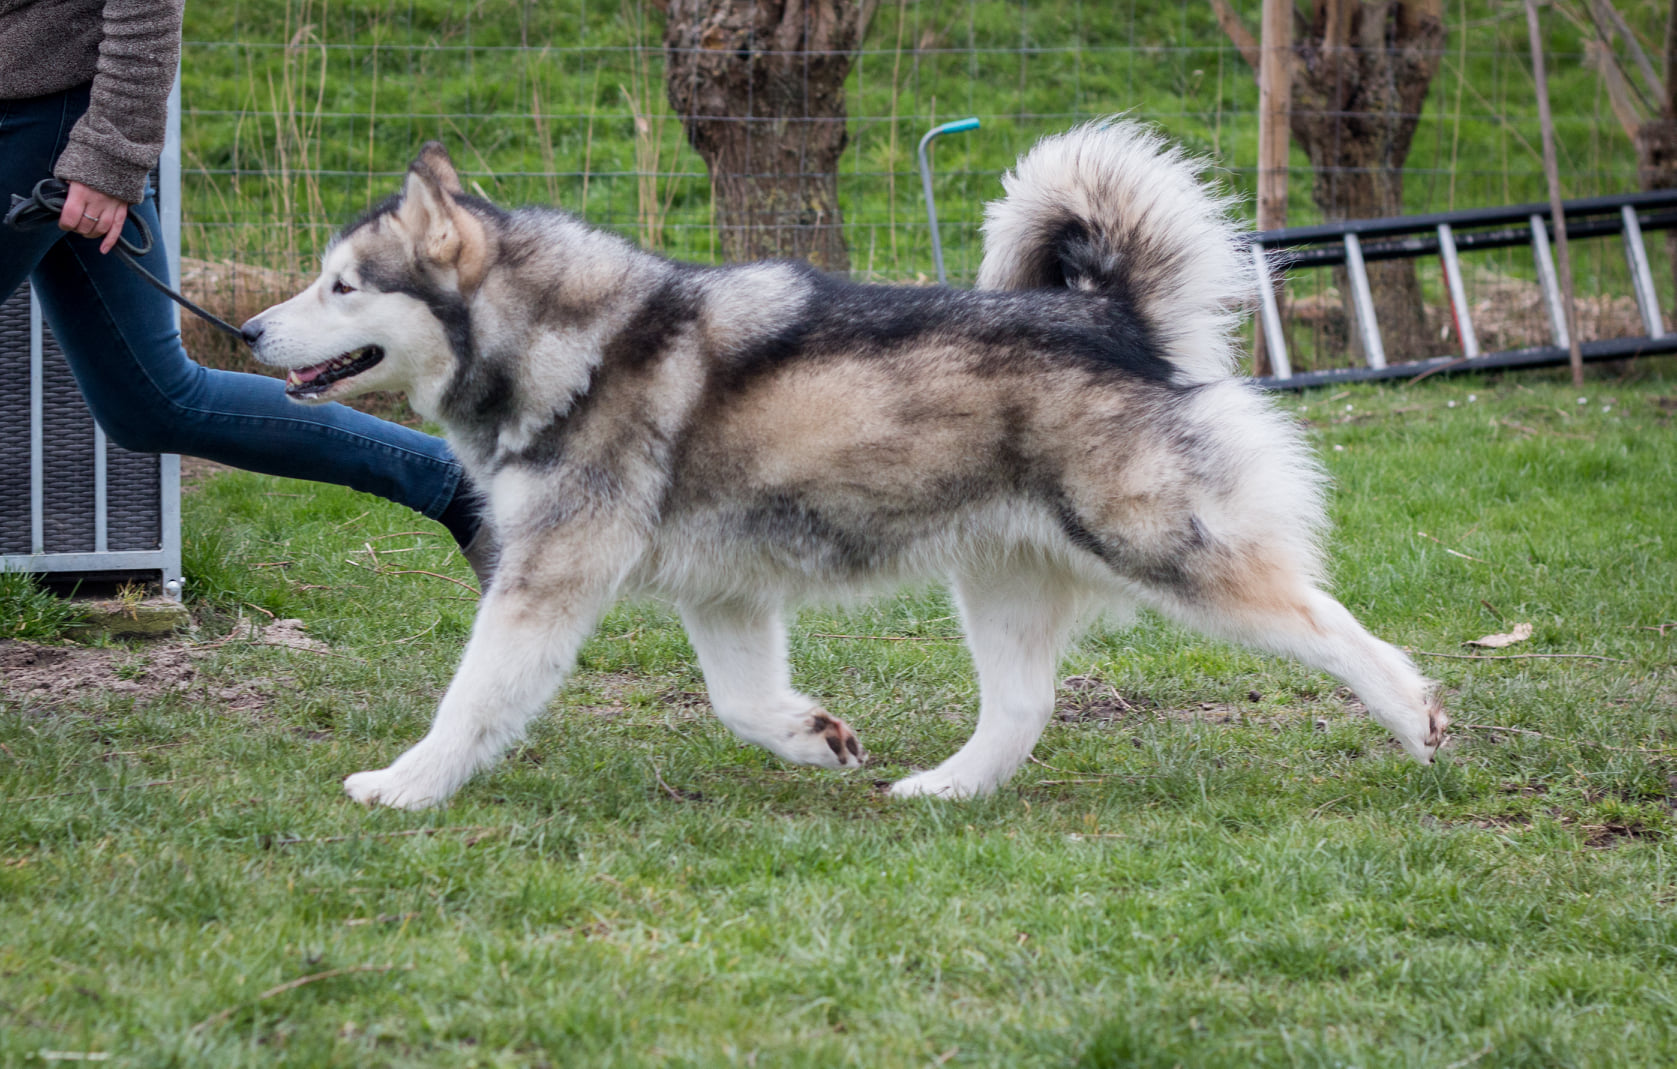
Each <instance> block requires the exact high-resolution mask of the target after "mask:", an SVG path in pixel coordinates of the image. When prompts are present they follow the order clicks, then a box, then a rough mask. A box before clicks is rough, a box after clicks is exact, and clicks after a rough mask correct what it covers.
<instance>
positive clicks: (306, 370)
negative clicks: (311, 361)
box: [286, 364, 326, 383]
mask: <svg viewBox="0 0 1677 1069" xmlns="http://www.w3.org/2000/svg"><path fill="white" fill-rule="evenodd" d="M325 370H326V365H325V364H317V365H315V366H314V367H294V368H292V369H291V373H290V374H289V375H287V376H286V377H287V378H289V379H290V380H291V381H292V382H296V383H304V382H313V381H314V380H315V379H318V378H320V376H321V373H322V372H324V371H325Z"/></svg>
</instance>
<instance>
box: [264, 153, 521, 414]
mask: <svg viewBox="0 0 1677 1069" xmlns="http://www.w3.org/2000/svg"><path fill="white" fill-rule="evenodd" d="M474 209H477V210H478V211H474ZM481 210H482V202H479V201H473V200H472V199H471V198H466V197H464V192H463V190H462V189H461V186H460V177H459V175H458V174H457V173H456V171H455V169H454V164H453V162H452V161H451V160H450V159H449V158H448V152H447V151H446V150H445V149H444V148H443V147H442V145H440V144H438V143H437V142H435V141H432V142H428V143H427V144H426V145H425V146H424V147H423V148H421V149H420V151H419V156H418V158H417V159H415V160H414V161H413V163H412V164H411V165H410V166H409V167H408V174H407V179H406V181H405V182H404V183H403V186H402V191H401V193H399V194H397V195H396V196H394V197H391V198H390V199H388V200H386V201H385V202H384V203H383V204H380V205H379V206H377V207H376V208H374V209H373V210H372V211H370V212H368V213H367V215H365V216H364V217H362V218H361V219H360V220H358V221H357V222H355V223H353V224H351V225H350V226H349V227H347V228H345V229H344V231H343V232H342V233H340V234H339V235H338V236H337V237H336V238H335V239H333V241H332V244H331V245H330V247H328V248H327V250H326V255H325V256H324V257H322V260H321V271H320V277H319V278H317V279H315V281H314V284H313V285H311V286H310V287H309V288H308V289H306V290H304V291H303V292H302V293H299V294H298V295H297V296H295V297H293V298H291V299H290V300H288V301H286V302H284V303H283V304H277V305H275V306H274V307H272V308H269V309H268V310H267V311H265V312H262V313H261V314H259V315H257V316H255V317H254V318H252V319H251V320H250V321H248V322H247V323H245V325H244V328H243V333H244V337H245V340H246V341H247V342H248V343H249V344H250V348H251V352H252V353H253V354H254V355H255V356H256V359H258V360H259V361H261V362H262V363H264V364H268V365H270V366H272V367H279V368H285V369H287V371H288V374H287V375H286V380H285V389H286V393H288V394H289V395H290V396H291V397H292V398H294V399H296V400H298V401H303V402H308V403H320V402H324V401H333V400H341V399H343V398H347V397H354V396H356V395H357V394H362V393H366V392H368V391H369V390H401V391H404V392H406V393H407V394H408V397H409V399H410V400H411V401H412V402H413V404H414V407H415V408H416V409H418V410H419V411H421V412H434V411H435V409H436V402H437V400H438V398H439V396H440V395H441V393H442V391H444V390H445V389H446V387H447V384H448V383H449V382H450V381H451V380H452V379H453V378H454V377H455V375H456V374H457V373H458V372H459V371H460V368H461V365H462V363H463V361H464V360H465V359H466V358H467V355H468V354H469V351H470V345H471V340H470V334H469V324H470V312H469V309H470V304H471V300H472V297H473V295H474V294H475V293H476V292H477V290H478V288H479V287H480V286H481V285H482V284H483V279H484V276H485V274H486V273H487V271H488V270H489V264H490V258H491V252H492V249H491V240H490V235H489V232H488V230H487V228H486V225H485V219H484V218H483V216H482V215H481V214H479V213H480V212H481Z"/></svg>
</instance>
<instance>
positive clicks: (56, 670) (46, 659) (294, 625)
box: [0, 620, 329, 713]
mask: <svg viewBox="0 0 1677 1069" xmlns="http://www.w3.org/2000/svg"><path fill="white" fill-rule="evenodd" d="M232 637H239V638H243V639H244V640H246V641H249V642H252V643H255V644H258V645H266V646H284V647H287V648H289V649H295V650H303V651H306V652H327V651H328V650H329V647H328V646H327V645H326V644H325V643H324V642H321V641H320V640H319V639H316V638H312V637H310V636H309V635H307V634H305V633H304V631H303V623H302V621H300V620H275V621H273V622H271V623H269V624H267V625H266V626H265V627H262V628H251V630H250V631H249V632H248V633H245V634H241V635H239V636H232ZM226 641H227V639H220V640H217V641H216V642H213V643H194V642H183V641H151V642H146V643H144V644H143V645H136V646H45V645H41V644H40V643H36V642H25V641H23V640H21V639H6V640H0V698H6V699H10V700H12V701H16V702H24V703H27V704H29V705H32V706H36V707H42V708H56V707H58V706H63V705H70V704H74V703H77V702H84V701H87V700H88V699H89V698H92V697H95V696H98V695H101V694H118V695H128V696H132V697H133V698H134V700H135V701H136V702H146V701H152V700H155V699H157V698H161V697H163V696H165V695H169V694H184V693H187V692H189V691H190V692H192V694H193V697H194V700H203V701H207V702H211V703H214V704H216V705H220V706H224V707H225V708H226V709H227V711H229V712H247V713H248V712H259V711H261V710H262V709H264V708H266V707H267V706H268V704H269V702H270V701H271V700H272V694H273V690H274V686H275V684H276V680H275V679H270V678H268V677H261V678H249V679H241V680H239V681H237V682H235V683H232V684H226V683H223V682H222V681H219V680H208V679H203V678H201V677H200V675H199V671H198V664H197V661H198V659H199V658H202V657H204V656H206V655H208V654H210V653H212V652H214V651H215V650H216V649H218V648H219V647H220V646H222V645H223V644H224V643H225V642H226ZM284 681H285V679H283V678H282V679H280V680H279V682H284Z"/></svg>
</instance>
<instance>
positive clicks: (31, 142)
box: [0, 93, 87, 298]
mask: <svg viewBox="0 0 1677 1069" xmlns="http://www.w3.org/2000/svg"><path fill="white" fill-rule="evenodd" d="M86 107H87V100H86V96H85V94H83V95H82V96H81V97H80V98H79V100H78V98H77V96H76V94H74V93H57V94H54V95H53V96H50V97H39V98H36V99H33V100H0V210H4V209H5V208H7V207H9V206H10V205H11V202H12V195H13V194H16V195H17V196H20V197H27V196H29V194H30V192H31V191H32V190H34V188H35V183H36V182H39V181H40V180H41V179H43V178H51V177H52V161H53V160H54V159H56V158H57V156H58V152H59V148H60V146H61V145H63V144H64V141H65V139H66V138H68V137H69V134H70V127H72V126H74V125H75V123H76V118H77V117H78V116H79V115H81V113H82V111H83V110H85V109H86ZM64 236H65V235H64V232H63V231H62V230H59V229H58V228H57V227H55V226H47V227H42V228H41V229H39V230H25V231H18V230H11V229H0V298H3V297H9V296H11V294H12V291H14V290H16V289H17V288H18V286H19V285H20V284H22V282H23V280H24V279H26V278H28V277H29V273H30V272H31V271H33V270H35V265H36V264H37V263H39V262H40V260H41V257H42V256H44V255H46V251H47V250H48V249H49V248H51V247H52V246H53V244H54V243H56V242H57V241H58V240H59V239H60V238H62V237H64Z"/></svg>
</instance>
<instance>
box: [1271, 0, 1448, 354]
mask: <svg viewBox="0 0 1677 1069" xmlns="http://www.w3.org/2000/svg"><path fill="white" fill-rule="evenodd" d="M1299 37H1300V40H1299V43H1298V45H1297V46H1296V47H1295V55H1296V56H1297V59H1298V65H1297V67H1296V68H1295V72H1294V78H1293V121H1292V129H1293V136H1294V137H1296V138H1298V140H1299V143H1300V144H1301V145H1302V146H1303V147H1304V150H1305V152H1306V154H1307V155H1309V157H1310V162H1311V163H1312V164H1313V165H1314V167H1315V182H1314V184H1313V186H1312V190H1311V193H1312V197H1313V199H1314V200H1315V201H1316V205H1317V207H1319V208H1321V209H1322V214H1323V215H1324V216H1325V217H1326V218H1327V219H1328V220H1330V221H1338V220H1341V219H1367V218H1379V217H1382V216H1392V215H1402V214H1403V163H1404V160H1406V159H1407V158H1408V156H1409V148H1410V145H1411V143H1412V142H1413V140H1414V137H1415V128H1416V126H1417V125H1418V124H1419V122H1420V117H1421V106H1422V104H1423V103H1424V102H1425V101H1426V96H1427V89H1428V87H1429V86H1430V85H1431V84H1432V78H1433V75H1434V74H1436V73H1437V71H1438V63H1439V57H1440V55H1441V54H1442V49H1443V46H1444V21H1443V18H1442V8H1441V5H1440V3H1439V0H1420V2H1409V3H1406V2H1401V0H1379V2H1358V0H1321V2H1320V3H1319V4H1318V5H1317V7H1316V10H1315V13H1314V15H1313V17H1312V19H1311V22H1310V25H1309V27H1308V31H1307V32H1306V33H1304V34H1301V35H1299ZM1368 275H1369V286H1370V288H1371V289H1372V290H1373V292H1374V308H1375V316H1376V318H1377V319H1378V320H1379V322H1380V334H1381V338H1382V340H1383V341H1384V343H1385V348H1386V355H1387V357H1388V358H1389V359H1392V360H1413V359H1419V358H1421V357H1424V356H1429V355H1432V350H1433V348H1434V346H1435V344H1436V343H1435V342H1434V340H1433V339H1432V338H1431V337H1430V336H1429V334H1428V331H1427V328H1426V315H1425V310H1424V306H1423V305H1422V302H1421V287H1420V283H1419V282H1418V281H1417V279H1416V276H1415V264H1414V261H1413V260H1388V261H1384V262H1380V263H1372V264H1369V265H1368ZM1341 283H1342V284H1341V287H1340V292H1341V293H1345V292H1346V290H1345V288H1344V285H1343V278H1342V279H1341Z"/></svg>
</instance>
